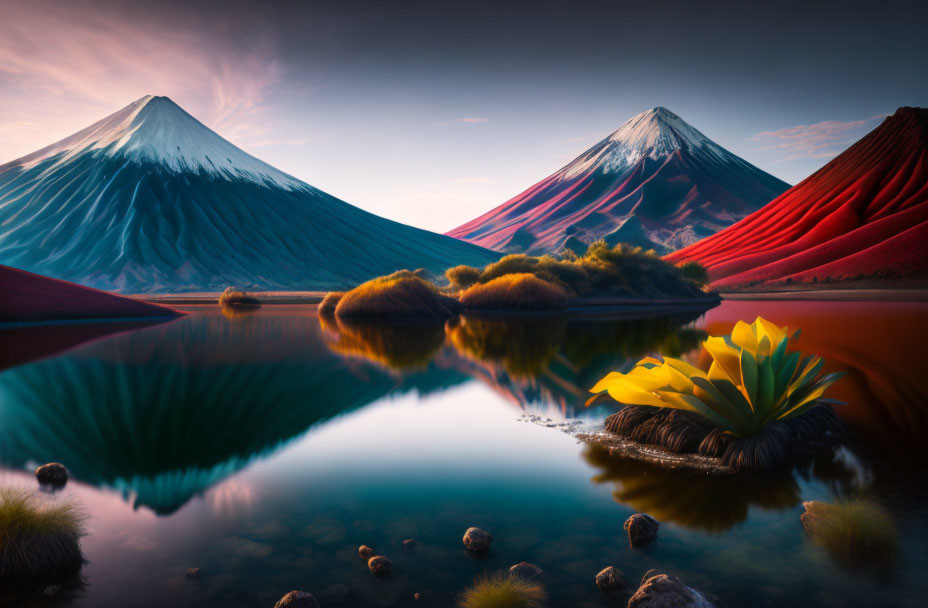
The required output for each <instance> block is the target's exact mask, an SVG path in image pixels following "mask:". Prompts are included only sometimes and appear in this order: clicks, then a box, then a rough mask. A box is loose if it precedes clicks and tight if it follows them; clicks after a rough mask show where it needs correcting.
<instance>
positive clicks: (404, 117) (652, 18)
mask: <svg viewBox="0 0 928 608" xmlns="http://www.w3.org/2000/svg"><path fill="white" fill-rule="evenodd" d="M140 4H141V3H131V2H94V1H90V0H83V1H79V2H73V3H65V2H48V1H45V0H40V1H38V2H33V3H24V2H12V1H10V0H0V8H4V9H5V10H4V15H5V18H4V19H0V162H3V161H5V160H9V159H11V158H15V157H16V156H19V155H21V154H24V153H26V152H29V151H31V150H34V149H36V148H38V147H40V146H41V145H45V144H47V143H50V142H51V141H52V140H54V139H56V138H59V137H62V136H65V135H67V134H69V133H71V132H73V131H75V130H77V129H79V128H81V127H83V126H86V125H87V124H89V122H92V121H93V120H95V119H97V118H100V117H102V116H103V115H105V114H107V113H109V112H112V111H115V110H117V109H119V108H120V107H122V106H124V105H126V104H127V103H129V102H131V101H132V100H133V99H136V98H138V97H141V96H142V95H144V94H147V93H153V94H166V95H169V96H171V97H172V98H173V99H174V100H175V101H177V102H178V103H179V104H180V105H182V106H184V107H185V108H186V109H188V111H190V112H191V113H193V114H194V115H195V116H197V117H198V118H200V119H201V120H203V122H205V123H206V124H207V125H208V126H210V127H212V128H214V129H216V130H217V131H218V132H219V133H220V134H222V135H224V136H226V137H228V138H229V139H232V140H233V141H234V142H235V143H237V144H238V145H240V146H242V147H243V148H245V149H246V150H248V151H249V152H251V153H253V154H255V155H257V156H259V157H261V158H263V159H265V160H267V161H268V162H271V163H272V164H275V165H277V166H279V167H280V168H281V169H283V170H285V171H288V172H290V173H293V174H295V175H296V176H298V177H300V178H303V179H306V180H307V181H309V182H310V183H312V184H314V185H316V186H318V187H321V188H323V189H325V190H328V191H330V192H331V193H333V194H335V195H336V196H340V197H341V198H344V199H346V200H348V201H349V202H353V203H356V204H360V205H361V206H363V207H365V208H368V209H370V210H372V211H375V212H378V213H380V214H383V215H387V216H389V217H394V218H397V219H400V220H402V221H406V222H409V223H413V224H416V225H420V226H424V227H429V228H433V229H442V230H444V229H448V228H451V227H453V226H454V225H456V224H458V223H460V222H462V221H464V220H466V219H469V218H470V217H472V216H475V215H477V214H479V213H481V212H483V211H486V210H488V209H489V208H491V207H493V206H495V205H497V204H499V203H501V202H503V201H504V200H505V199H507V198H509V197H511V196H513V195H515V194H517V193H518V192H519V191H521V190H522V189H524V188H526V187H528V186H530V185H531V184H532V183H534V182H536V181H538V180H539V179H541V178H543V177H545V176H546V175H548V174H550V173H552V172H553V171H555V170H556V169H558V168H559V167H560V166H561V165H563V164H565V163H566V162H568V161H569V160H570V159H572V158H573V157H575V156H576V155H578V154H579V153H581V152H582V151H583V150H584V149H585V148H587V147H588V146H590V145H592V144H593V143H595V141H597V140H598V139H601V138H603V137H605V136H606V135H608V134H609V132H611V131H612V130H614V129H616V128H617V127H618V126H619V125H621V124H622V123H623V122H624V121H625V120H627V119H628V118H630V117H632V116H633V115H635V114H637V113H638V112H641V111H644V110H647V109H648V108H650V107H653V106H656V105H663V106H666V107H668V108H670V109H671V110H673V111H674V112H676V113H677V114H679V115H680V116H682V117H683V118H684V119H685V120H687V121H688V122H690V123H691V124H693V125H694V126H695V127H696V128H698V129H700V130H701V131H702V132H703V133H705V134H706V135H707V136H709V137H710V138H712V139H714V140H715V141H717V142H718V143H720V144H721V145H723V146H725V147H727V148H729V149H730V150H732V151H733V152H735V153H736V154H739V155H740V156H742V157H744V158H745V159H747V160H748V161H750V162H752V163H754V164H756V165H758V166H760V167H761V168H762V169H764V170H766V171H769V172H771V173H773V174H775V175H777V176H778V177H781V178H783V179H785V180H787V181H789V182H790V183H795V182H797V181H799V180H801V179H802V178H804V177H805V176H807V175H808V174H809V173H811V172H812V171H814V170H815V169H817V168H818V167H820V166H821V165H822V164H824V163H825V162H827V161H828V160H829V159H830V158H832V157H833V156H834V155H835V154H837V153H838V152H840V151H841V150H842V149H843V148H844V147H846V145H848V144H849V143H851V142H853V141H854V140H856V139H857V138H859V137H860V136H861V135H863V134H864V133H866V132H867V131H868V130H870V129H872V128H873V127H874V126H876V124H878V123H879V120H880V119H881V117H882V116H884V115H886V114H888V113H891V112H893V111H894V110H895V109H896V108H897V107H898V106H901V105H921V106H925V105H928V67H926V66H928V2H925V1H922V2H914V1H908V2H897V1H893V0H889V1H881V2H868V3H863V2H860V3H858V2H777V3H765V4H763V5H756V4H754V5H752V4H750V3H746V2H711V3H700V2H677V1H660V0H652V1H640V2H634V3H630V2H589V1H573V2H554V1H543V2H440V1H433V2H420V1H413V2H402V1H398V0H397V1H392V2H352V1H331V2H329V1H326V2H270V1H265V2H260V3H257V2H228V1H225V2H203V1H193V0H186V1H184V2H177V1H175V0H161V1H160V2H159V1H158V0H149V1H148V2H145V3H144V5H140ZM4 116H5V117H6V118H4ZM26 123H29V124H31V126H23V125H24V124H26ZM36 125H41V127H36ZM36 144H38V145H36Z"/></svg>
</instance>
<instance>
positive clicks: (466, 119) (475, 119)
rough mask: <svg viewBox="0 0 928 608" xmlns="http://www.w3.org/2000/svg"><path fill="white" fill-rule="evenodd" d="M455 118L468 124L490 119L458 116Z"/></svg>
mask: <svg viewBox="0 0 928 608" xmlns="http://www.w3.org/2000/svg"><path fill="white" fill-rule="evenodd" d="M457 120H458V122H464V123H467V124H469V125H475V124H479V123H481V122H487V121H489V120H490V119H489V118H458V119H457Z"/></svg>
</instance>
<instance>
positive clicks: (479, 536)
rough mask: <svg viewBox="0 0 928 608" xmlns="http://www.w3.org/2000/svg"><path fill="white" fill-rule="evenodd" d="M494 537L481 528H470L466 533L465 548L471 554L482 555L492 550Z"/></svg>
mask: <svg viewBox="0 0 928 608" xmlns="http://www.w3.org/2000/svg"><path fill="white" fill-rule="evenodd" d="M491 542H493V535H492V534H490V533H489V532H487V531H485V530H481V529H480V528H468V529H467V532H465V533H464V546H465V547H467V550H468V551H470V552H471V553H475V554H477V555H480V554H482V553H486V552H487V551H489V550H490V543H491Z"/></svg>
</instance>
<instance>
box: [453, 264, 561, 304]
mask: <svg viewBox="0 0 928 608" xmlns="http://www.w3.org/2000/svg"><path fill="white" fill-rule="evenodd" d="M569 299H570V295H569V294H568V293H567V291H566V290H565V289H564V288H563V287H560V286H558V285H555V284H553V283H549V282H548V281H545V280H543V279H540V278H538V277H537V276H535V275H533V274H530V273H527V272H522V273H516V274H506V275H503V276H500V277H497V278H495V279H493V280H491V281H490V282H488V283H483V284H479V285H474V286H472V287H470V288H468V289H467V290H466V291H465V292H464V293H462V294H461V304H463V305H464V307H465V308H467V309H470V310H563V309H564V308H566V307H567V302H568V301H569Z"/></svg>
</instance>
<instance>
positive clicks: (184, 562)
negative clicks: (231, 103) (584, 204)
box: [0, 301, 928, 607]
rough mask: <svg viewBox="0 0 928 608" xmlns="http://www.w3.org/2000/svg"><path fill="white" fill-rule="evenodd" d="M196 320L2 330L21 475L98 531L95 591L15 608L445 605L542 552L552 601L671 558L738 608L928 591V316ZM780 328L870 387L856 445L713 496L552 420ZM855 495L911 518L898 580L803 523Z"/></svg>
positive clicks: (891, 570)
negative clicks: (754, 332) (621, 387)
mask: <svg viewBox="0 0 928 608" xmlns="http://www.w3.org/2000/svg"><path fill="white" fill-rule="evenodd" d="M188 312H190V314H189V315H188V316H186V317H183V318H181V319H178V320H175V321H172V322H168V323H162V324H156V325H150V326H146V327H141V328H138V327H131V326H128V325H125V324H123V325H109V324H100V325H78V326H74V327H61V326H56V327H54V328H48V327H46V328H20V329H17V330H15V331H16V333H15V334H13V333H11V332H10V330H6V331H7V332H8V333H4V332H0V343H2V344H3V345H4V347H5V348H4V349H3V350H4V354H3V357H0V364H2V365H3V366H5V367H6V369H4V370H3V371H0V467H2V468H0V482H2V483H4V484H6V485H24V486H27V487H34V484H35V481H34V478H33V477H32V475H31V473H30V472H29V471H30V470H31V468H33V467H34V466H35V465H36V464H37V463H43V462H48V461H60V462H63V463H64V464H65V465H66V466H67V467H68V468H69V470H70V471H71V474H72V481H71V482H70V483H69V484H68V486H67V487H66V489H65V490H64V491H62V492H59V493H57V494H56V495H54V496H53V497H52V498H51V499H52V500H69V499H76V500H77V501H79V502H80V503H81V504H82V505H83V506H84V509H85V510H86V512H87V514H88V515H89V520H88V532H89V534H88V536H87V537H86V538H84V539H83V542H82V547H83V549H84V552H85V555H86V558H87V563H86V564H85V565H84V567H83V569H82V571H81V581H82V584H79V585H76V586H72V587H71V588H70V589H68V590H67V591H66V592H65V593H64V595H63V596H62V597H60V598H56V599H55V600H47V599H42V598H33V597H22V596H11V595H5V596H3V598H2V599H3V601H5V602H6V603H9V604H12V605H17V604H21V605H37V606H39V605H42V606H45V605H49V606H50V605H57V604H61V605H73V606H116V605H118V606H268V607H270V606H273V604H274V602H275V601H276V599H278V598H279V597H280V596H281V595H283V594H284V593H285V592H287V591H289V590H290V589H294V588H298V589H305V590H307V591H310V592H312V593H313V594H315V595H316V596H317V598H318V599H319V600H320V602H321V603H322V605H323V606H326V607H328V606H385V607H386V606H413V605H419V606H450V605H452V604H453V601H454V595H455V594H456V593H459V592H460V591H461V590H463V589H464V588H465V587H466V586H467V585H468V584H469V583H470V581H471V580H472V579H473V577H474V576H475V575H476V574H479V573H481V572H484V571H493V570H499V569H503V568H508V567H509V566H511V565H512V564H515V563H518V562H520V561H528V562H531V563H534V564H537V565H539V566H541V567H542V568H543V569H544V572H545V574H544V581H545V583H546V587H547V590H548V593H549V595H550V599H551V602H550V603H551V605H552V606H590V607H592V606H607V605H610V604H608V602H606V600H605V599H604V598H603V597H602V596H601V595H600V594H599V591H598V590H597V589H596V587H595V585H594V584H593V577H594V576H595V574H596V573H597V572H598V571H599V570H601V569H602V568H604V567H605V566H607V565H615V566H617V567H618V568H619V569H620V570H622V571H623V572H624V573H625V575H626V578H627V579H629V581H631V582H633V583H637V581H638V580H639V579H640V577H641V576H642V574H643V573H644V572H645V571H647V570H648V569H650V568H659V569H661V570H663V571H667V572H670V573H673V574H676V575H678V576H680V577H681V578H682V579H683V580H684V581H685V582H686V583H688V584H690V585H692V586H695V587H698V588H701V589H704V590H706V591H708V592H711V593H714V594H716V595H718V596H719V597H720V598H721V599H722V600H723V601H725V603H726V604H727V605H729V606H786V605H789V606H878V605H894V606H921V605H924V602H925V600H926V598H928V580H926V578H925V577H924V576H923V573H924V572H925V570H926V568H928V551H926V547H928V544H926V541H928V491H926V489H925V488H926V487H925V480H926V475H925V474H926V471H928V468H926V466H925V464H924V456H925V455H926V452H928V448H926V445H925V439H924V438H925V437H926V433H928V392H926V389H925V388H924V387H925V378H924V376H925V373H926V366H925V361H926V360H928V351H926V346H925V344H926V337H928V305H926V304H925V303H903V302H900V303H891V302H882V303H856V302H745V301H726V302H724V303H723V304H722V305H721V306H720V307H717V308H714V309H712V310H710V311H707V312H703V311H693V312H685V313H676V314H673V315H651V316H650V317H646V318H628V317H625V318H611V319H609V318H600V319H595V320H584V321H570V322H568V321H566V320H564V319H560V320H551V319H547V320H546V319H533V320H528V321H522V322H511V321H502V320H498V319H496V320H493V319H490V320H487V319H475V318H465V319H459V320H456V321H453V322H449V323H448V324H446V325H443V324H437V325H426V326H422V325H401V326H391V327H383V326H371V325H361V326H352V327H345V326H342V327H339V326H337V325H336V324H333V323H331V322H330V323H326V322H324V321H323V322H320V319H319V318H318V317H317V316H316V314H315V309H314V308H313V307H298V306H293V307H284V306H268V307H265V308H264V309H262V310H261V311H259V312H257V313H254V314H251V315H244V316H237V317H233V318H228V317H226V316H224V315H222V314H221V312H220V311H218V310H217V309H215V308H213V307H192V308H190V309H188ZM758 314H761V315H763V316H765V317H766V318H768V319H770V320H772V321H774V322H777V323H779V324H788V325H790V326H791V327H801V328H802V330H803V336H802V347H803V349H804V350H807V351H809V352H818V353H821V354H823V355H824V356H825V357H826V358H827V359H828V361H829V366H830V369H832V370H835V369H842V370H845V371H847V372H848V376H847V377H846V378H845V379H844V380H843V381H842V382H841V383H840V385H839V386H837V387H836V390H835V396H836V397H838V398H841V399H843V400H845V401H847V402H848V405H847V406H846V407H845V408H842V410H841V411H840V413H841V415H842V417H843V418H844V419H845V420H847V421H848V423H849V424H850V426H851V428H852V430H853V432H854V434H855V436H856V438H855V440H854V441H853V443H852V444H851V445H850V446H848V447H847V448H844V449H841V450H839V451H837V452H836V453H834V454H826V455H824V456H822V457H820V458H817V459H816V460H815V461H812V462H808V463H803V465H802V466H800V467H798V468H797V469H796V470H794V471H790V472H788V473H783V474H778V475H772V476H751V477H748V478H744V477H737V478H722V479H719V478H706V477H699V476H697V477H691V476H686V475H684V474H680V473H670V472H666V471H662V470H659V469H656V468H654V467H649V466H644V465H641V464H638V463H635V462H631V461H617V460H614V459H613V460H610V459H609V458H607V457H605V456H604V455H603V454H602V453H600V452H599V451H597V450H595V449H591V448H589V447H587V446H585V445H583V444H580V443H578V442H577V440H576V439H574V438H573V437H572V436H571V435H569V434H567V433H566V432H564V427H562V426H558V423H560V422H563V421H565V420H573V419H580V420H582V421H583V424H584V425H595V424H598V423H601V421H602V419H603V418H604V417H605V416H607V415H608V414H609V413H611V412H612V411H614V410H613V409H612V408H611V407H608V406H602V405H600V406H596V407H594V408H587V407H585V406H584V402H585V401H586V399H587V398H588V396H589V395H588V393H587V392H586V391H587V389H588V388H589V387H590V386H592V384H593V383H594V382H595V381H596V380H597V379H598V378H599V377H601V376H602V375H603V374H605V373H606V372H607V371H610V370H613V369H623V370H624V369H627V368H628V366H629V365H631V364H632V363H634V362H635V361H637V359H638V358H639V357H641V356H643V355H645V354H648V353H655V352H658V353H664V354H674V355H680V354H685V353H687V352H688V351H691V350H693V349H694V348H695V347H696V346H697V345H698V344H699V341H700V340H701V339H702V338H703V337H704V333H703V332H704V331H708V332H710V333H713V334H721V333H726V332H727V331H728V330H730V328H731V326H732V325H733V323H734V322H735V321H737V320H738V319H744V320H749V321H750V320H753V318H754V317H755V316H757V315H758ZM102 334H106V335H102ZM62 349H65V350H63V351H62ZM526 413H528V414H535V415H540V416H541V417H542V420H541V424H538V423H533V422H527V421H526V420H525V417H524V415H525V414H526ZM547 418H550V419H551V420H550V423H549V422H548V421H547V420H546V419H547ZM858 495H864V496H868V497H872V498H874V499H875V500H877V501H878V502H880V503H881V504H882V505H883V506H885V507H886V508H887V509H888V510H889V512H890V513H891V514H892V516H893V518H894V520H895V521H896V524H897V526H898V528H899V530H900V540H901V545H900V551H899V553H898V555H897V556H896V558H895V560H894V561H893V562H892V563H890V564H885V565H882V566H861V565H856V566H852V565H849V564H847V563H846V562H844V561H843V560H841V559H840V556H834V555H831V554H829V553H827V552H826V551H825V550H823V549H822V548H820V547H818V546H815V545H813V544H812V543H810V542H809V541H808V539H807V538H806V537H805V535H804V534H803V531H802V529H801V527H800V524H799V515H800V514H801V513H802V501H804V500H832V499H834V498H836V497H843V496H858ZM638 511H641V512H648V513H650V514H652V515H653V516H655V517H657V518H658V519H659V520H661V521H662V522H663V526H662V527H661V530H660V538H659V540H658V541H657V542H656V543H654V544H652V545H650V546H648V547H646V548H644V549H636V550H633V549H631V548H629V546H628V543H627V539H626V538H625V536H624V533H623V530H622V523H623V521H624V520H625V519H626V518H627V517H628V516H629V515H630V514H632V513H634V512H638ZM469 526H479V527H481V528H484V529H486V530H489V531H490V532H492V533H493V535H494V536H495V541H494V544H493V548H492V551H491V552H490V554H489V555H488V556H487V557H486V558H485V559H480V560H476V559H473V558H471V557H468V556H467V555H466V554H465V553H464V551H463V547H462V545H461V536H462V535H463V533H464V530H466V529H467V528H468V527H469ZM406 538H415V539H417V541H418V544H417V546H416V547H415V549H414V550H412V551H410V552H404V551H403V550H402V541H403V540H404V539H406ZM361 544H367V545H370V546H372V547H374V548H375V549H376V550H377V551H378V552H379V553H382V554H384V555H386V556H388V557H389V558H390V559H391V560H392V561H393V563H394V572H393V575H392V576H391V577H389V578H387V579H385V580H378V579H375V578H374V577H372V576H371V575H370V573H369V572H368V570H367V568H366V565H365V564H364V563H363V562H362V561H361V560H360V559H359V558H358V556H357V548H358V546H359V545H361ZM191 567H199V568H200V569H201V570H200V576H199V577H198V578H196V579H193V580H188V579H187V578H186V576H185V573H186V569H187V568H191ZM415 592H420V593H421V594H422V596H423V599H422V600H421V601H420V602H418V603H416V602H414V600H413V594H414V593H415Z"/></svg>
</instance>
